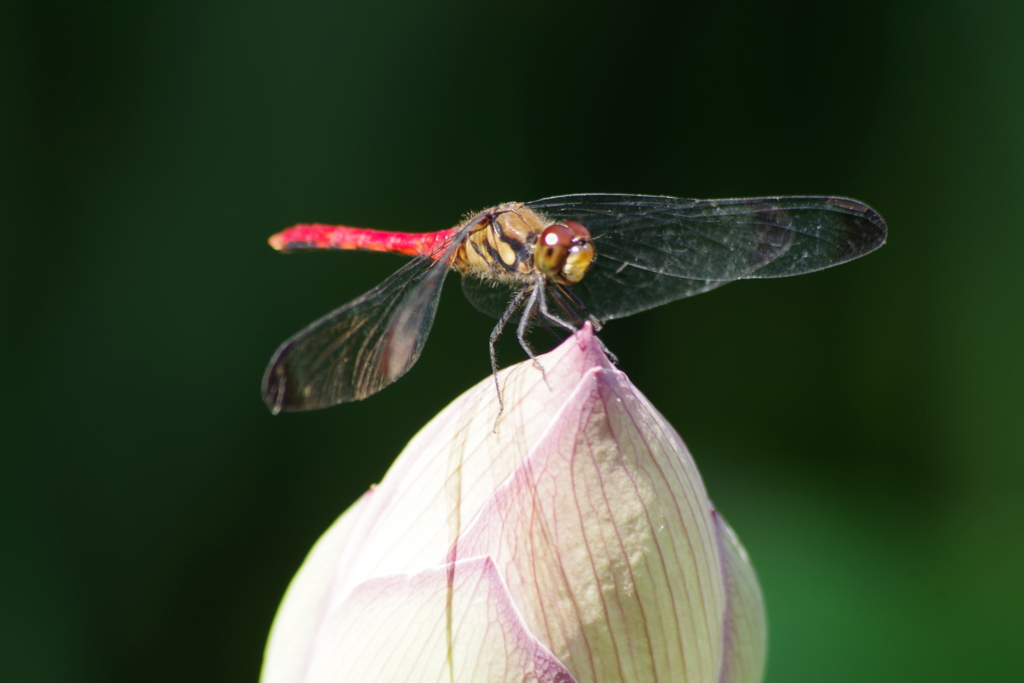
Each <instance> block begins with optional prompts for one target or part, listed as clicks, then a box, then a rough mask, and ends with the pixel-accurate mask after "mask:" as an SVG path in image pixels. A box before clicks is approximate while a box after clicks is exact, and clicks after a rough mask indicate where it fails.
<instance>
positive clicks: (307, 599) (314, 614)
mask: <svg viewBox="0 0 1024 683" xmlns="http://www.w3.org/2000/svg"><path fill="white" fill-rule="evenodd" d="M373 495H374V491H373V489H371V490H369V491H367V492H366V493H364V494H363V495H362V496H361V497H360V498H359V500H357V501H356V502H355V503H353V504H352V506H351V507H350V508H349V509H348V510H347V511H346V512H345V514H343V515H342V516H341V517H339V518H338V520H337V521H335V522H334V524H332V525H331V528H330V529H328V530H327V532H326V533H325V534H324V535H323V536H321V537H320V539H319V540H318V541H317V542H316V545H314V546H313V549H312V550H311V551H310V552H309V555H307V556H306V559H305V561H304V562H303V563H302V567H301V568H300V569H299V571H298V573H297V574H296V575H295V578H293V579H292V582H291V584H289V586H288V591H287V592H286V593H285V596H284V600H283V601H282V602H281V606H280V607H279V608H278V610H277V615H276V616H275V617H274V624H273V626H272V627H271V629H270V636H269V637H268V639H267V648H266V651H265V652H264V653H263V670H262V672H261V674H260V680H261V681H262V683H299V681H303V680H305V675H306V668H307V666H308V663H309V657H310V652H311V650H312V646H313V641H314V640H315V639H316V636H317V631H318V630H319V628H320V624H321V622H322V621H323V619H324V616H325V614H326V612H327V610H328V608H329V606H330V603H329V600H328V596H329V595H330V594H331V592H332V590H333V586H334V584H335V581H336V578H337V575H338V566H339V563H342V564H343V563H344V562H346V561H347V558H348V557H350V556H352V555H353V554H354V552H355V551H356V549H354V548H353V546H352V543H353V532H354V530H355V529H356V528H357V527H358V524H359V522H360V521H361V520H362V519H363V516H364V514H365V513H366V510H367V509H368V507H369V501H370V500H371V499H372V498H373Z"/></svg>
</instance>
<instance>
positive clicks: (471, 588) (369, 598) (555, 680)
mask: <svg viewBox="0 0 1024 683" xmlns="http://www.w3.org/2000/svg"><path fill="white" fill-rule="evenodd" d="M451 585H452V589H451V592H450V593H449V588H448V587H449V575H448V568H447V567H436V568H432V569H428V570H425V571H422V572H419V573H416V574H412V575H402V576H389V577H382V578H378V579H373V580H371V581H368V582H366V583H364V584H362V585H361V586H359V587H358V588H357V589H356V590H354V591H353V592H352V593H351V595H349V596H348V598H347V599H346V600H344V601H343V602H341V603H340V604H338V605H337V606H336V607H334V608H332V610H331V611H330V613H329V614H327V615H326V618H325V619H324V620H323V622H322V624H321V627H320V630H319V633H318V635H317V638H316V643H315V646H314V648H313V651H312V652H311V653H310V654H311V657H310V662H309V668H308V670H307V673H306V676H305V677H304V679H303V680H304V681H305V682H306V683H349V682H351V681H374V682H375V683H407V682H408V681H417V682H418V683H450V682H453V681H454V682H456V683H478V682H480V681H487V682H488V683H505V682H507V683H521V682H523V681H536V683H573V682H574V679H573V678H572V676H571V675H570V674H569V672H568V671H567V670H566V669H565V667H564V666H562V665H561V664H560V663H559V662H558V660H557V659H555V657H554V656H553V655H552V654H551V652H550V651H549V650H547V649H546V648H545V647H544V646H543V645H541V644H540V643H539V642H538V641H537V639H536V638H534V637H533V636H532V635H531V634H530V632H529V631H528V629H526V628H525V626H524V624H523V622H522V619H521V618H520V616H519V613H518V611H517V610H516V608H515V605H514V604H513V603H512V601H511V599H510V596H509V594H508V590H507V588H506V587H505V584H504V582H503V581H502V580H501V577H500V575H499V574H498V572H497V571H496V570H495V567H494V564H493V563H492V562H491V561H490V560H489V559H487V558H474V559H470V560H465V561H462V562H459V563H458V565H457V567H456V571H455V574H454V582H453V583H452V584H451ZM449 595H451V609H450V610H449V609H448V605H449V602H448V600H449ZM449 614H450V615H451V642H452V648H451V651H450V655H449V648H448V641H449V638H448V633H449V631H448V618H449Z"/></svg>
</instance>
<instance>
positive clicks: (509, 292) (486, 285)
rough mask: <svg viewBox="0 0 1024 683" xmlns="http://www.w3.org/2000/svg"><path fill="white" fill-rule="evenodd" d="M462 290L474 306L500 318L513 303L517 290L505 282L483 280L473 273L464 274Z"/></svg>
mask: <svg viewBox="0 0 1024 683" xmlns="http://www.w3.org/2000/svg"><path fill="white" fill-rule="evenodd" d="M462 292H463V294H465V295H466V299H468V300H469V303H471V304H473V308H475V309H476V310H478V311H480V312H481V313H485V314H487V315H489V316H491V317H492V318H500V317H501V316H503V315H504V314H505V311H507V310H508V307H509V304H511V303H512V297H514V296H515V295H516V291H515V290H514V289H513V288H512V287H511V286H509V285H507V284H505V283H503V282H495V281H493V280H483V279H481V278H478V277H473V276H472V275H463V276H462Z"/></svg>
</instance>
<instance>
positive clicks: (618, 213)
mask: <svg viewBox="0 0 1024 683" xmlns="http://www.w3.org/2000/svg"><path fill="white" fill-rule="evenodd" d="M886 233H887V230H886V225H885V222H884V221H883V220H882V218H881V216H879V214H878V213H877V212H876V211H875V210H874V209H872V208H871V207H869V206H867V205H865V204H862V203H861V202H859V201H856V200H853V199H846V198H842V197H825V196H805V197H800V196H793V197H761V198H754V199H713V200H712V199H680V198H676V197H664V196H653V195H628V194H572V195H562V196H557V197H548V198H546V199H539V200H536V201H530V202H508V203H504V204H499V205H497V206H494V207H491V208H489V209H486V210H484V211H480V212H478V213H475V214H472V215H470V216H468V217H466V218H465V219H463V220H462V222H460V223H459V224H458V225H456V226H455V227H453V228H449V229H447V230H441V231H439V232H427V233H403V232H391V231H382V230H371V229H367V228H354V227H349V226H344V225H322V224H302V225H295V226H293V227H291V228H288V229H287V230H284V231H282V232H280V233H277V234H276V235H273V236H272V237H271V238H270V239H269V243H270V245H271V246H272V247H273V248H274V249H277V250H278V251H282V252H294V251H303V250H311V249H358V250H366V251H382V252H390V253H395V254H402V255H406V256H412V257H413V259H412V260H411V261H410V262H408V263H407V264H405V265H404V266H403V267H402V268H400V269H399V270H398V271H396V272H395V273H394V274H393V275H392V276H391V277H389V278H387V279H386V280H385V281H384V282H382V283H381V284H380V285H378V286H377V287H374V288H373V289H371V290H370V291H368V292H366V293H365V294H363V295H362V296H359V297H357V298H356V299H353V300H352V301H350V302H348V303H347V304H345V305H343V306H341V307H340V308H337V309H335V310H334V311H331V312H330V313H328V314H327V315H325V316H323V317H322V318H319V319H318V320H315V321H314V322H312V323H311V324H310V325H308V326H307V327H305V328H303V329H302V330H300V331H299V332H297V333H296V334H294V335H292V336H291V337H289V338H288V339H287V340H285V342H284V343H282V344H281V345H280V346H279V347H278V348H277V350H276V351H275V352H274V355H273V357H272V358H271V360H270V363H269V364H268V366H267V369H266V372H265V373H264V376H263V398H264V401H265V402H266V404H267V406H268V407H269V408H270V410H271V412H272V413H274V414H277V413H280V412H282V411H303V410H315V409H320V408H326V407H329V406H334V405H338V404H341V403H346V402H350V401H359V400H362V399H365V398H367V397H369V396H372V395H373V394H375V393H377V392H378V391H380V390H381V389H383V388H384V387H386V386H388V385H390V384H391V383H392V382H394V381H395V380H397V379H398V378H400V377H401V376H402V375H404V374H405V373H406V372H408V370H409V369H410V368H411V367H412V366H413V364H414V363H415V362H416V361H417V360H418V359H419V357H420V354H421V352H422V350H423V347H424V345H425V343H426V340H427V336H428V335H429V332H430V328H431V325H432V324H433V320H434V314H435V312H436V310H437V305H438V301H439V300H440V297H441V288H442V285H443V284H444V280H445V276H446V275H447V274H448V272H449V271H453V270H454V271H457V272H459V273H460V274H461V276H462V289H463V292H464V293H465V295H466V297H467V298H468V299H469V301H470V302H471V303H472V304H473V306H474V307H476V308H477V309H478V310H480V311H482V312H484V313H486V314H488V315H490V316H492V317H495V318H497V319H498V323H497V325H496V326H495V327H494V331H493V332H492V333H491V336H490V358H491V369H492V371H493V373H494V375H495V378H497V370H498V363H497V352H496V350H495V343H496V341H497V339H498V337H499V335H500V334H501V333H502V331H503V330H504V328H505V327H506V326H507V325H508V324H509V323H510V322H516V331H517V337H518V340H519V343H520V346H522V347H523V350H524V351H525V352H526V353H527V355H529V356H530V357H531V358H533V357H534V353H533V351H532V349H531V347H530V345H529V344H528V343H527V339H526V336H527V332H528V330H529V328H530V326H531V325H536V324H543V325H546V326H549V327H552V328H561V329H565V330H568V331H574V330H578V329H579V328H581V327H582V326H583V324H585V323H586V322H590V323H591V324H593V325H594V327H595V329H598V330H599V329H600V328H601V326H602V325H603V324H604V323H605V322H607V321H609V320H613V319H616V318H622V317H624V316H628V315H632V314H634V313H639V312H641V311H645V310H648V309H650V308H653V307H655V306H660V305H662V304H665V303H668V302H670V301H674V300H676V299H681V298H684V297H688V296H693V295H695V294H700V293H702V292H706V291H709V290H711V289H715V288H716V287H720V286H722V285H724V284H727V283H729V282H734V281H736V280H742V279H749V278H775V277H786V276H791V275H800V274H803V273H809V272H813V271H816V270H821V269H823V268H828V267H830V266H834V265H838V264H840V263H844V262H846V261H849V260H851V259H855V258H857V257H859V256H863V255H865V254H867V253H869V252H871V251H873V250H875V249H877V248H878V247H880V246H881V245H882V244H884V242H885V239H886ZM496 381H497V379H496ZM500 394H501V392H500V387H499V397H500Z"/></svg>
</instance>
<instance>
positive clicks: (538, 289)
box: [516, 283, 548, 384]
mask: <svg viewBox="0 0 1024 683" xmlns="http://www.w3.org/2000/svg"><path fill="white" fill-rule="evenodd" d="M538 300H539V301H543V300H544V285H543V283H540V284H537V285H535V286H533V287H531V288H530V298H529V299H528V300H527V302H526V305H525V306H524V307H523V316H522V317H521V318H520V319H519V325H518V326H517V327H516V338H517V339H519V345H520V346H521V347H523V351H526V355H527V356H529V357H530V360H532V361H533V367H535V368H537V369H538V370H540V374H541V377H542V378H543V379H544V382H545V384H546V383H547V381H548V378H547V375H545V374H544V366H543V365H541V364H540V361H539V360H537V355H536V354H535V353H534V352H533V349H532V348H530V343H529V342H528V341H526V331H527V330H528V329H529V327H530V319H531V318H532V317H533V314H534V310H535V309H536V308H537V302H538Z"/></svg>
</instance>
